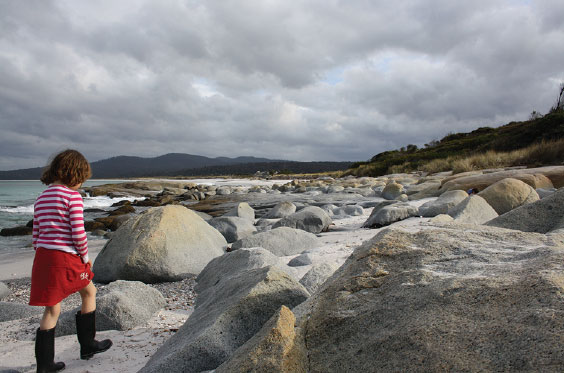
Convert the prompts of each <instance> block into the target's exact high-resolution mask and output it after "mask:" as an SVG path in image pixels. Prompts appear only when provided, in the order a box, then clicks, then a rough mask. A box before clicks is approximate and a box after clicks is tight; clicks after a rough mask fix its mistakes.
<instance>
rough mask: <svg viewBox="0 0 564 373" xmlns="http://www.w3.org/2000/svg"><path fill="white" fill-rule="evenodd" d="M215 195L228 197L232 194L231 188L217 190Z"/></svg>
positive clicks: (223, 187) (225, 187) (222, 187)
mask: <svg viewBox="0 0 564 373" xmlns="http://www.w3.org/2000/svg"><path fill="white" fill-rule="evenodd" d="M215 193H216V194H217V195H219V196H226V195H229V194H231V188H230V187H228V186H221V187H219V188H217V189H216V190H215Z"/></svg>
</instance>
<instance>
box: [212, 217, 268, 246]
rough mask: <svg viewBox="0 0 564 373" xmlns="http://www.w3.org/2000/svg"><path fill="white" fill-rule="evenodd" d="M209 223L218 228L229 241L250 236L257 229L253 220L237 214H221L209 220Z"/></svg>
mask: <svg viewBox="0 0 564 373" xmlns="http://www.w3.org/2000/svg"><path fill="white" fill-rule="evenodd" d="M208 223H209V225H211V226H212V227H214V228H215V229H217V230H218V231H219V233H221V234H222V235H223V237H225V239H226V240H227V242H229V243H231V242H235V241H237V240H240V239H242V238H245V237H247V236H250V235H251V234H253V233H254V232H256V231H257V229H256V227H255V226H254V225H253V222H252V221H251V220H249V219H246V218H241V217H237V216H221V217H219V218H213V219H211V220H208Z"/></svg>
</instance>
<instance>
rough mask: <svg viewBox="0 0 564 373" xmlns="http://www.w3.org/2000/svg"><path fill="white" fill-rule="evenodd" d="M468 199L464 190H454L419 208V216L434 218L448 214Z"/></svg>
mask: <svg viewBox="0 0 564 373" xmlns="http://www.w3.org/2000/svg"><path fill="white" fill-rule="evenodd" d="M467 197H468V193H466V192H465V191H463V190H452V191H449V192H445V193H443V194H441V195H440V197H439V198H437V199H436V200H434V201H429V202H426V203H424V204H423V205H421V207H419V215H421V216H425V217H429V218H432V217H433V216H437V215H439V214H446V213H448V209H450V208H451V207H454V206H456V205H458V204H459V203H460V202H462V201H464V200H465V199H466V198H467Z"/></svg>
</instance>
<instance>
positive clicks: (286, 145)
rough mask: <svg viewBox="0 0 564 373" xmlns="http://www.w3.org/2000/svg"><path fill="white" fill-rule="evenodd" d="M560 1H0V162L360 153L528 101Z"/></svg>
mask: <svg viewBox="0 0 564 373" xmlns="http://www.w3.org/2000/svg"><path fill="white" fill-rule="evenodd" d="M562 19H564V2H562V1H560V0H543V1H541V0H538V1H534V0H531V1H526V0H489V1H486V0H479V1H473V2H453V1H448V0H435V1H423V0H416V1H409V2H390V1H368V0H366V1H338V0H333V1H326V0H324V1H321V0H319V1H278V0H270V1H259V0H256V1H197V0H186V1H171V0H170V1H169V0H164V1H125V0H124V1H117V2H116V1H109V0H106V1H96V2H91V1H70V0H67V1H45V0H35V1H31V0H30V1H4V2H1V3H0V126H1V130H2V137H1V140H0V169H3V170H6V169H15V168H23V167H34V166H39V165H43V164H44V163H45V161H46V158H47V157H48V156H49V155H51V154H52V153H54V152H56V151H58V150H60V149H63V148H66V147H74V148H77V149H79V150H81V151H82V152H83V153H84V154H85V155H86V156H87V157H88V158H89V159H90V160H98V159H103V158H108V157H110V156H116V155H121V154H127V155H138V156H156V155H161V154H164V153H168V152H183V153H191V154H200V155H206V156H214V157H215V156H231V157H235V156H240V155H254V156H260V157H269V158H276V159H292V160H365V159H369V158H370V157H372V156H373V155H374V154H376V153H379V152H381V151H385V150H389V149H393V148H398V147H401V146H405V145H406V144H409V143H413V144H418V145H422V144H424V143H426V142H429V141H430V140H432V139H436V138H440V137H442V136H444V135H446V134H447V133H448V132H451V131H470V130H473V129H475V128H477V127H480V126H497V125H501V124H504V123H507V122H509V121H511V120H523V119H526V118H527V116H528V115H529V113H530V112H531V111H533V110H537V111H540V112H546V111H547V110H548V108H549V107H550V106H551V105H552V104H553V101H554V99H555V98H556V94H557V89H558V86H559V84H560V83H561V82H562V81H564V71H563V68H562V66H564V65H562V61H564V48H563V47H562V45H564V22H562Z"/></svg>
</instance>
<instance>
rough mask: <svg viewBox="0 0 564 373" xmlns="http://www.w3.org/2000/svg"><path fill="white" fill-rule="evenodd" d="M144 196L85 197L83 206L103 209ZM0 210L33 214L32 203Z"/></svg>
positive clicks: (140, 198) (0, 210) (0, 208)
mask: <svg viewBox="0 0 564 373" xmlns="http://www.w3.org/2000/svg"><path fill="white" fill-rule="evenodd" d="M142 199H145V198H144V197H117V198H110V197H106V196H100V197H85V198H84V208H85V209H87V208H98V209H104V208H108V207H110V206H112V205H113V204H114V203H117V202H120V201H134V200H142ZM0 212H7V213H10V214H21V215H33V205H25V206H17V207H5V206H3V207H0Z"/></svg>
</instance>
